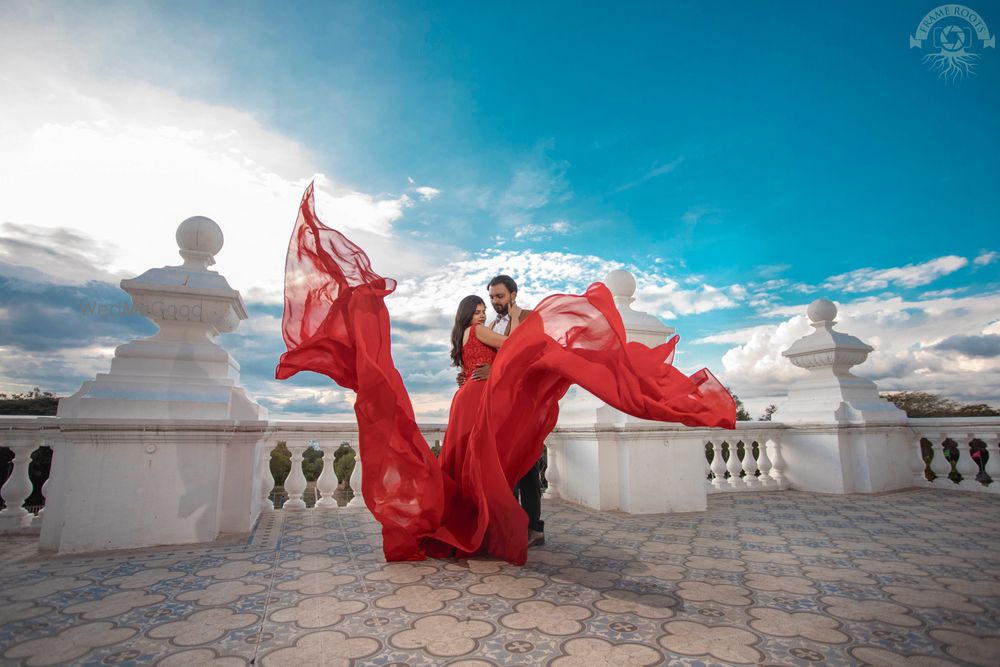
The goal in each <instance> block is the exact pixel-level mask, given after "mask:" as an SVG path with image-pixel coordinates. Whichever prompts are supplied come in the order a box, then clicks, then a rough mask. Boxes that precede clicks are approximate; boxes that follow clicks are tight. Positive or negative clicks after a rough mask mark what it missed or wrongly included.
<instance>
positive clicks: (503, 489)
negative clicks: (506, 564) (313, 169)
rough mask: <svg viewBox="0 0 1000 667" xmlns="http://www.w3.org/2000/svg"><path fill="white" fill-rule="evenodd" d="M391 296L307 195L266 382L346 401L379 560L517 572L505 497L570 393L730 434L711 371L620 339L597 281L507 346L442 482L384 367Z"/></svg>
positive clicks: (391, 372) (514, 507) (517, 510)
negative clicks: (322, 387) (350, 402)
mask: <svg viewBox="0 0 1000 667" xmlns="http://www.w3.org/2000/svg"><path fill="white" fill-rule="evenodd" d="M395 287H396V283H395V281H394V280H392V279H389V278H383V277H381V276H379V275H378V274H377V273H375V272H374V271H373V270H372V268H371V262H370V261H369V259H368V256H367V255H366V254H365V252H364V251H363V250H362V249H361V248H359V247H358V246H357V245H355V244H354V243H352V242H351V241H350V240H348V239H347V238H346V237H345V236H344V235H343V234H341V233H340V232H338V231H336V230H334V229H330V228H329V227H326V226H325V225H323V223H322V222H320V220H319V218H318V217H317V216H316V210H315V205H314V199H313V185H312V184H310V185H309V187H308V188H306V191H305V193H304V194H303V196H302V202H301V205H300V207H299V215H298V219H297V221H296V223H295V229H294V231H293V233H292V238H291V241H290V242H289V246H288V255H287V257H286V260H285V311H284V316H283V319H282V334H283V336H284V339H285V345H286V346H287V349H288V351H287V352H285V353H284V354H282V355H281V359H280V361H279V363H278V367H277V370H276V372H275V377H277V378H278V379H279V380H283V379H286V378H289V377H291V376H292V375H294V374H296V373H298V372H299V371H304V370H308V371H314V372H316V373H322V374H324V375H326V376H328V377H330V378H331V379H332V380H333V381H334V382H336V383H337V384H338V385H340V386H342V387H345V388H347V389H352V390H354V391H355V392H356V394H357V398H356V401H355V404H354V411H355V414H356V416H357V421H358V439H359V443H358V444H359V448H360V453H361V465H362V472H363V474H362V489H361V491H362V495H363V496H364V499H365V504H366V505H367V506H368V508H369V509H370V510H371V512H372V514H373V515H374V516H375V518H376V519H378V521H379V522H380V523H381V524H382V538H383V550H384V552H385V557H386V560H390V561H393V560H421V559H423V558H425V557H427V556H428V555H431V556H443V555H448V554H451V553H453V552H455V551H457V552H460V553H476V552H481V551H483V550H485V551H487V552H488V553H490V554H492V555H495V556H498V557H500V558H504V559H505V560H508V561H510V562H512V563H515V564H522V563H524V562H525V558H526V555H527V534H528V530H527V526H528V523H527V516H526V515H525V514H524V511H523V510H522V509H521V507H520V506H519V505H518V504H517V501H516V500H515V499H514V496H513V494H512V492H511V489H512V488H513V486H514V484H515V483H516V481H517V480H518V479H520V478H521V477H522V476H523V475H524V474H525V473H527V471H528V469H529V468H531V466H532V464H534V462H535V461H536V460H537V459H538V457H539V456H540V455H541V453H542V447H543V444H544V440H545V437H546V436H547V435H548V434H549V433H550V432H551V431H552V429H553V428H554V427H555V425H556V420H557V418H558V415H559V399H560V398H562V396H563V395H564V394H565V393H566V391H567V390H568V389H569V387H570V386H571V385H573V384H578V385H580V386H581V387H583V388H584V389H586V390H587V391H589V392H591V393H592V394H594V395H595V396H597V397H598V398H600V399H601V400H603V401H605V402H606V403H607V404H608V405H611V406H613V407H615V408H618V409H619V410H621V411H623V412H626V413H628V414H631V415H635V416H637V417H641V418H644V419H654V420H659V421H669V422H679V423H682V424H686V425H688V426H721V427H726V428H734V427H735V419H736V406H735V403H734V401H733V398H732V396H730V394H729V392H728V391H726V389H725V388H724V387H723V386H722V385H721V384H720V383H719V381H718V380H716V379H715V377H714V376H713V375H712V374H711V373H710V372H709V371H707V370H701V371H699V372H698V373H695V374H694V375H692V376H690V377H689V376H686V375H684V374H683V373H681V372H680V371H678V370H677V369H676V368H674V367H673V365H672V364H671V362H672V360H673V351H674V346H675V345H676V343H677V340H678V339H677V337H676V336H675V337H674V338H673V339H671V340H670V341H669V342H667V343H666V344H664V345H660V346H658V347H655V348H649V347H647V346H644V345H641V344H639V343H628V342H626V341H625V329H624V325H623V324H622V320H621V316H620V315H619V314H618V310H617V308H616V307H615V305H614V301H613V299H612V297H611V293H610V292H609V291H608V289H607V288H606V287H605V286H604V285H603V284H601V283H594V284H593V285H591V286H590V287H589V288H588V289H587V291H586V292H585V293H584V294H583V295H567V294H557V295H553V296H550V297H547V298H546V299H544V300H542V302H541V303H539V304H538V306H537V307H536V308H535V309H534V310H533V311H532V313H531V315H530V316H529V317H528V318H527V319H526V320H525V321H524V322H523V323H522V324H521V326H520V327H518V329H517V330H516V331H515V333H514V334H513V335H512V336H511V337H510V338H509V339H508V340H507V341H506V342H505V343H504V346H503V348H502V349H501V351H500V354H498V355H497V358H496V362H495V364H494V366H493V370H492V372H491V374H490V378H489V380H488V381H487V386H486V389H485V391H484V396H483V401H482V403H481V404H480V409H479V413H478V414H477V415H476V420H475V426H474V427H473V429H472V431H471V433H469V434H468V435H467V436H465V437H464V441H462V442H455V439H454V438H452V439H450V440H449V442H448V447H449V448H453V447H454V448H457V451H459V452H461V455H460V456H459V457H458V460H459V463H458V465H457V466H455V467H453V468H452V469H451V471H450V473H448V472H444V471H442V469H441V466H440V465H439V463H438V461H437V459H436V458H435V457H434V455H433V453H432V452H431V450H430V448H429V447H428V445H427V442H426V441H425V440H424V438H423V436H422V435H421V434H420V430H419V429H418V428H417V424H416V419H415V418H414V414H413V407H412V405H411V404H410V398H409V395H408V394H407V392H406V387H405V386H404V385H403V380H402V378H401V377H400V375H399V372H398V371H397V370H396V367H395V364H394V363H393V360H392V353H391V350H390V327H389V315H388V311H387V310H386V307H385V302H384V299H385V297H386V296H387V295H388V294H390V293H392V291H393V290H394V289H395ZM500 433H502V437H499V438H498V434H500ZM453 451H456V450H453Z"/></svg>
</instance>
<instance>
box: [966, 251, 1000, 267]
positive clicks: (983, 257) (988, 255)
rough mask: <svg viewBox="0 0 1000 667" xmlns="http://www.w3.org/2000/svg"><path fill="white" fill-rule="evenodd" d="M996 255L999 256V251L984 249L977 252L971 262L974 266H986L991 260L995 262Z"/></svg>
mask: <svg viewBox="0 0 1000 667" xmlns="http://www.w3.org/2000/svg"><path fill="white" fill-rule="evenodd" d="M997 257H1000V253H997V252H994V251H992V250H984V251H982V252H981V253H979V255H978V256H977V257H976V258H975V259H974V260H972V263H973V264H975V265H976V266H987V265H988V264H992V263H993V262H995V261H996V260H997Z"/></svg>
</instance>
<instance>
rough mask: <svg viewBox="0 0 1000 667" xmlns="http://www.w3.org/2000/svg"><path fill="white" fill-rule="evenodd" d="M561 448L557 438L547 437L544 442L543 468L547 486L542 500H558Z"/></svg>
mask: <svg viewBox="0 0 1000 667" xmlns="http://www.w3.org/2000/svg"><path fill="white" fill-rule="evenodd" d="M561 448H562V443H561V442H559V438H557V437H552V436H549V439H548V440H546V441H545V452H546V461H547V464H546V466H545V481H546V482H547V483H548V486H546V487H545V492H544V493H543V494H542V497H543V498H546V499H552V498H559V497H560V496H559V457H560V456H562V453H561V452H560V449H561Z"/></svg>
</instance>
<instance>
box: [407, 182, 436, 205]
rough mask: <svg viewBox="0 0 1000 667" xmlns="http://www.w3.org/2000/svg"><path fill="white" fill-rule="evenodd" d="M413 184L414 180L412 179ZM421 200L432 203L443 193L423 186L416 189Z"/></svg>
mask: <svg viewBox="0 0 1000 667" xmlns="http://www.w3.org/2000/svg"><path fill="white" fill-rule="evenodd" d="M411 182H412V179H411ZM414 189H415V191H416V192H417V194H419V195H420V198H421V199H423V200H424V201H430V200H432V199H434V198H435V197H437V196H438V195H439V194H441V191H440V190H438V189H437V188H432V187H430V186H429V185H421V186H420V187H419V188H414Z"/></svg>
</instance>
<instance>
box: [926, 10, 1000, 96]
mask: <svg viewBox="0 0 1000 667" xmlns="http://www.w3.org/2000/svg"><path fill="white" fill-rule="evenodd" d="M910 48H911V49H920V50H922V51H927V53H926V55H924V62H925V63H927V64H928V65H929V66H930V69H931V71H932V72H937V73H938V76H939V77H941V78H943V79H944V80H945V81H954V80H956V79H960V78H962V77H964V76H966V75H970V76H971V75H972V74H975V67H976V64H977V61H978V60H979V56H980V54H982V53H983V52H984V51H985V50H986V49H995V48H996V36H995V35H991V34H990V29H989V28H988V27H987V25H986V21H984V20H983V17H982V16H980V15H979V12H976V11H974V10H972V9H969V8H968V7H966V6H965V5H941V6H940V7H935V8H934V9H932V10H931V11H929V12H927V15H926V16H925V17H924V18H923V19H921V21H920V23H918V24H917V30H916V34H913V35H910Z"/></svg>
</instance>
